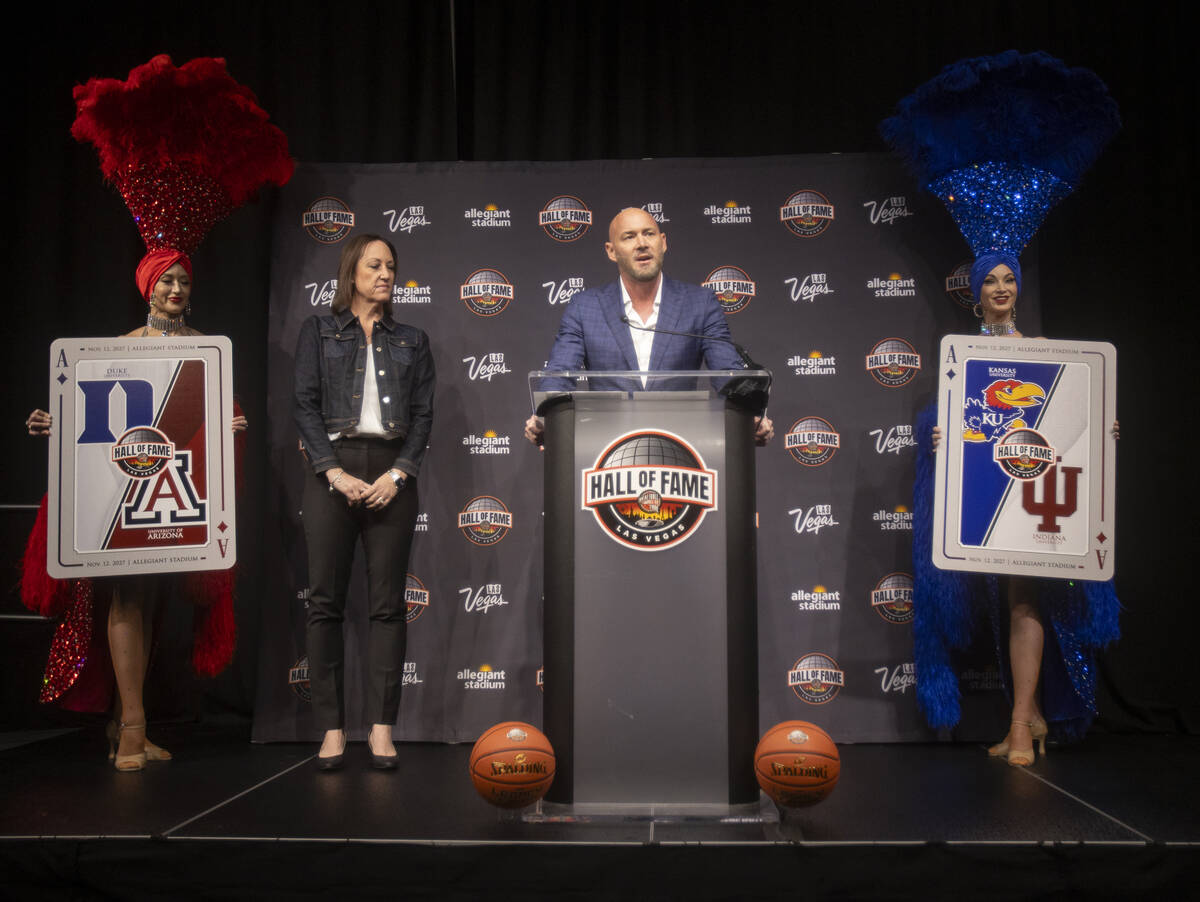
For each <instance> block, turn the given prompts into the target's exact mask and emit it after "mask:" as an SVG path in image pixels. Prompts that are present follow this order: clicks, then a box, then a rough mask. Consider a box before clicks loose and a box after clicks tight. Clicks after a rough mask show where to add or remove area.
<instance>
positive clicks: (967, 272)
mask: <svg viewBox="0 0 1200 902" xmlns="http://www.w3.org/2000/svg"><path fill="white" fill-rule="evenodd" d="M946 294H948V295H950V300H952V301H954V303H956V304H958V306H960V307H965V308H967V309H968V310H970V309H971V308H972V307H974V306H975V298H974V297H972V296H971V261H970V260H963V261H962V262H961V263H960V264H958V266H956V267H954V269H952V270H950V275H948V276H946Z"/></svg>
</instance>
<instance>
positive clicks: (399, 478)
mask: <svg viewBox="0 0 1200 902" xmlns="http://www.w3.org/2000/svg"><path fill="white" fill-rule="evenodd" d="M388 476H391V477H392V482H394V483H395V484H396V488H400V486H402V485H404V474H403V473H401V472H400V471H399V470H397V469H396V468H395V467H392V468H391V469H390V470H388Z"/></svg>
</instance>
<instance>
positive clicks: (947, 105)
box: [879, 50, 1121, 257]
mask: <svg viewBox="0 0 1200 902" xmlns="http://www.w3.org/2000/svg"><path fill="white" fill-rule="evenodd" d="M1120 127H1121V119H1120V116H1119V115H1118V113H1117V104H1116V101H1114V100H1113V99H1112V98H1111V97H1109V96H1108V89H1107V88H1105V86H1104V83H1103V82H1102V81H1100V79H1099V77H1097V75H1096V74H1095V73H1094V72H1092V71H1090V70H1088V69H1069V68H1067V66H1066V65H1065V64H1064V63H1063V62H1062V61H1061V60H1058V59H1055V58H1054V57H1052V56H1050V55H1049V54H1046V53H1028V54H1020V53H1017V51H1015V50H1009V51H1007V52H1006V53H1001V54H999V55H997V56H985V57H978V58H975V59H968V60H961V61H959V62H957V63H953V64H951V65H949V66H947V67H946V68H945V69H943V70H942V71H941V73H939V74H938V76H937V77H936V78H934V79H932V80H930V81H928V82H926V83H925V84H923V85H921V87H919V88H917V89H916V90H915V91H913V93H912V94H910V95H909V96H908V97H905V98H904V99H903V100H901V101H900V102H899V103H898V104H897V105H896V114H895V115H894V116H892V117H890V118H888V119H885V120H884V121H883V122H882V123H880V126H879V129H880V132H881V133H882V134H883V137H884V140H886V141H887V142H888V144H889V145H891V147H892V148H893V149H894V150H895V151H897V152H898V153H899V154H901V155H902V156H903V157H904V158H905V159H906V161H907V162H908V164H909V166H910V167H911V168H912V169H913V170H914V172H915V174H916V176H917V178H918V179H919V181H920V183H921V186H922V187H923V188H925V189H926V190H927V191H929V192H931V193H933V194H935V195H937V197H939V198H940V199H941V201H942V203H944V204H945V205H946V208H947V209H948V210H949V211H950V215H951V216H953V217H954V221H955V223H957V224H958V228H959V230H960V231H961V232H962V233H963V237H964V238H966V239H967V243H968V244H970V245H971V250H972V252H973V253H974V255H975V256H976V257H980V256H982V255H984V254H996V253H999V254H1005V255H1010V256H1012V257H1017V256H1018V255H1019V254H1020V253H1021V251H1022V250H1023V249H1024V248H1025V245H1027V244H1028V243H1029V240H1030V239H1031V238H1032V237H1033V235H1034V233H1035V232H1037V230H1038V227H1039V226H1040V225H1041V224H1042V220H1044V219H1045V217H1046V214H1047V213H1048V212H1049V211H1050V209H1051V208H1052V207H1053V206H1054V205H1055V204H1057V203H1058V202H1059V201H1060V200H1062V199H1063V198H1064V197H1066V196H1067V195H1068V194H1070V193H1071V192H1072V191H1074V190H1075V188H1076V186H1077V185H1078V184H1079V179H1080V178H1081V176H1082V175H1083V173H1084V172H1085V171H1086V170H1087V169H1088V168H1089V167H1090V166H1091V165H1092V163H1094V162H1095V161H1096V157H1098V156H1099V155H1100V151H1101V150H1103V149H1104V146H1105V144H1107V143H1108V141H1109V139H1110V138H1112V136H1113V135H1114V134H1115V133H1116V132H1117V130H1118V129H1119V128H1120Z"/></svg>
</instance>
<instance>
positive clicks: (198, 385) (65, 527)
mask: <svg viewBox="0 0 1200 902" xmlns="http://www.w3.org/2000/svg"><path fill="white" fill-rule="evenodd" d="M50 404H51V408H50V410H51V413H52V414H53V415H54V431H53V434H52V437H51V441H50V465H49V474H50V488H49V510H48V514H49V516H48V521H47V523H48V535H47V551H46V556H47V560H46V569H47V571H48V572H49V573H50V575H51V576H53V577H56V578H59V579H62V578H78V577H95V576H114V575H123V574H134V573H161V572H167V571H179V570H222V569H225V568H227V567H230V566H232V565H233V564H234V562H235V560H236V558H237V541H236V536H235V533H236V529H235V526H234V524H235V522H236V518H235V514H234V461H233V435H232V432H231V431H230V421H231V420H232V418H233V389H232V370H231V345H230V342H229V339H228V338H225V337H223V336H209V335H205V336H193V337H187V338H170V339H128V338H125V339H113V338H100V339H94V338H87V339H60V340H59V341H56V342H55V343H54V344H53V345H52V346H51V349H50Z"/></svg>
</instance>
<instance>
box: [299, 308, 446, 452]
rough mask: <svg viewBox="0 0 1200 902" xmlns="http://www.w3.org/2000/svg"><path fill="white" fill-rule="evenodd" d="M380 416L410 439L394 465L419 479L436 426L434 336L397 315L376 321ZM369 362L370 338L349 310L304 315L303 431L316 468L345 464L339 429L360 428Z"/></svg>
mask: <svg viewBox="0 0 1200 902" xmlns="http://www.w3.org/2000/svg"><path fill="white" fill-rule="evenodd" d="M371 340H372V341H373V342H374V343H375V348H374V359H375V370H376V376H375V379H376V384H377V386H378V388H379V407H380V410H379V418H380V420H381V421H382V422H383V426H384V428H385V429H387V430H388V431H389V432H395V433H397V434H398V435H400V436H401V437H402V438H403V442H402V443H401V445H400V450H399V452H397V454H396V461H395V463H394V464H393V466H394V467H395V468H396V469H398V470H400V471H402V472H404V473H407V474H408V475H410V476H416V475H417V474H418V472H419V471H420V469H421V459H422V458H423V457H424V456H425V445H426V444H427V443H428V441H429V430H430V428H431V427H432V425H433V386H434V372H433V355H432V354H431V353H430V352H429V336H427V335H426V334H425V333H424V332H422V331H421V330H420V329H418V328H416V327H415V326H407V325H404V324H403V323H398V322H396V321H395V320H393V319H392V317H391V316H390V314H389V313H388V312H387V311H386V310H385V311H384V316H383V319H381V320H379V321H378V322H377V323H376V324H375V329H374V334H373V335H372V337H371ZM366 365H367V345H366V336H365V335H364V334H363V330H362V327H361V326H360V325H359V323H358V320H357V318H355V316H354V314H353V313H351V312H350V311H349V310H345V311H343V312H341V313H332V314H326V315H317V316H312V317H309V318H308V319H307V320H305V322H304V325H302V326H301V327H300V338H299V340H298V341H297V342H296V370H295V390H296V407H295V417H296V428H297V429H298V430H299V431H300V441H301V443H302V444H303V446H304V450H305V452H306V453H307V454H308V460H309V463H310V464H311V465H312V468H313V472H314V473H324V472H325V471H326V470H328V469H330V468H332V467H336V466H339V464H338V460H337V455H336V454H335V452H334V449H333V443H332V442H330V441H329V436H330V434H332V433H337V432H344V431H345V430H347V429H353V428H354V427H355V426H357V425H358V420H359V416H360V414H361V411H362V394H363V379H364V372H365V369H366Z"/></svg>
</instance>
